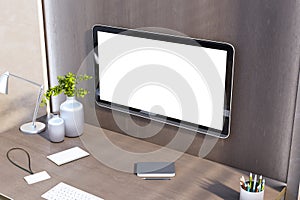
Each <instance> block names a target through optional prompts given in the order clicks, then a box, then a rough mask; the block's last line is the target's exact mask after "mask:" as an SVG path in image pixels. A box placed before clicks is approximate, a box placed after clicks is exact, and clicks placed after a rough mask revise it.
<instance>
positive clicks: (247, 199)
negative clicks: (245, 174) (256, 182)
mask: <svg viewBox="0 0 300 200" xmlns="http://www.w3.org/2000/svg"><path fill="white" fill-rule="evenodd" d="M246 183H249V181H247V182H246ZM252 184H253V183H252ZM264 192H265V190H262V191H260V192H253V191H250V192H248V191H247V190H245V189H244V188H242V186H240V200H254V199H255V200H263V199H264Z"/></svg>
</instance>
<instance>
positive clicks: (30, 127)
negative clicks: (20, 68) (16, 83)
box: [0, 72, 46, 134]
mask: <svg viewBox="0 0 300 200" xmlns="http://www.w3.org/2000/svg"><path fill="white" fill-rule="evenodd" d="M10 76H13V77H15V78H18V79H21V80H23V81H26V82H28V83H31V84H33V85H36V86H38V87H40V90H39V94H38V98H37V100H36V104H35V109H34V113H33V117H32V122H29V123H26V124H23V125H22V126H20V130H21V131H22V132H23V133H27V134H36V133H40V132H42V131H44V130H45V128H46V125H45V124H44V123H41V122H37V121H36V117H37V113H38V110H39V106H40V103H41V100H42V98H41V97H42V93H43V90H44V86H43V85H40V84H38V83H35V82H33V81H30V80H27V79H25V78H22V77H20V76H17V75H14V74H11V73H9V72H5V73H4V74H2V75H1V76H0V93H3V94H8V78H9V77H10Z"/></svg>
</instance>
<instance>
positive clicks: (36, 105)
mask: <svg viewBox="0 0 300 200" xmlns="http://www.w3.org/2000/svg"><path fill="white" fill-rule="evenodd" d="M43 92H44V86H43V85H41V86H40V90H39V94H38V97H37V99H36V104H35V109H34V113H33V117H32V125H33V126H35V122H36V117H37V114H38V111H39V107H40V104H41V101H42V95H43Z"/></svg>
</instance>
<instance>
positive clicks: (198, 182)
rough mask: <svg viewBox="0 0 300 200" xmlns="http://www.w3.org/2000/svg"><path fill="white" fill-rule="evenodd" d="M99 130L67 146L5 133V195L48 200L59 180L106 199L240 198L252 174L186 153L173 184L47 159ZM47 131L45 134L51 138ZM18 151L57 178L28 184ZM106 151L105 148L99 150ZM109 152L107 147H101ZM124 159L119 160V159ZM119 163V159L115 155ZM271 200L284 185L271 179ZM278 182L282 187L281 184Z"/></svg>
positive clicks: (1, 180)
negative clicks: (241, 185)
mask: <svg viewBox="0 0 300 200" xmlns="http://www.w3.org/2000/svg"><path fill="white" fill-rule="evenodd" d="M95 130H96V129H95V128H94V127H93V126H90V125H86V127H85V133H84V135H83V136H82V138H83V139H80V138H65V141H64V142H62V143H51V142H49V141H48V140H46V139H45V138H44V137H41V136H40V135H24V134H22V133H20V132H19V131H18V130H17V129H14V130H10V131H7V132H4V133H0V192H1V193H3V194H5V195H8V196H11V197H12V198H14V199H15V200H18V199H22V200H24V199H25V200H31V199H34V200H36V199H42V198H41V195H42V194H43V193H45V192H46V191H48V190H49V189H50V188H52V187H53V186H55V185H56V184H58V183H59V182H65V183H67V184H70V185H73V186H75V187H77V188H79V189H82V190H84V191H87V192H89V193H92V194H95V195H97V196H100V197H102V198H104V199H105V200H109V199H112V200H119V199H151V200H152V199H157V200H161V199H172V200H173V199H180V200H184V199H188V200H192V199H197V200H198V199H238V198H239V178H240V177H241V176H242V175H244V176H245V175H246V173H244V172H242V171H240V170H237V169H234V168H231V167H227V166H224V165H221V164H218V163H215V162H212V161H208V160H205V159H201V158H198V157H195V156H191V155H188V154H183V155H182V156H181V157H180V159H178V160H177V161H176V163H175V166H176V177H175V178H173V179H172V180H168V181H166V180H155V181H149V180H148V181H146V180H142V179H140V178H138V177H137V176H136V175H134V174H133V173H126V172H120V171H117V170H115V169H112V168H110V167H107V166H106V165H104V164H102V163H101V162H100V161H98V160H97V159H95V158H94V156H88V157H86V158H83V159H80V160H77V161H73V162H71V163H68V164H65V165H63V166H56V165H55V164H54V163H52V162H51V161H49V160H48V159H47V158H46V156H47V155H50V154H52V153H56V152H59V151H62V150H65V149H68V148H71V147H74V146H80V147H81V148H83V149H86V148H85V146H84V145H83V142H82V140H83V141H84V142H85V137H87V138H90V136H95V135H97V134H98V135H99V134H103V133H99V132H98V133H97V132H96V131H95ZM46 134H47V133H45V134H44V135H46ZM105 135H106V137H108V138H109V139H110V140H111V141H112V142H113V143H114V144H116V145H117V146H119V147H121V148H123V149H126V150H131V151H136V152H140V151H145V150H147V151H149V150H155V149H158V148H161V147H159V146H157V145H155V144H151V143H147V142H144V141H141V140H138V139H134V138H132V137H128V136H125V135H121V134H118V133H114V132H111V131H108V130H105ZM13 147H22V148H24V149H26V150H27V151H28V152H29V153H30V156H31V160H32V170H33V171H34V172H39V171H43V170H46V171H47V172H48V173H49V174H50V176H51V177H52V178H51V179H49V180H46V181H43V182H40V183H36V184H33V185H28V184H27V183H26V182H25V181H24V179H23V177H24V176H27V175H28V174H27V173H26V172H24V171H22V170H20V169H18V168H16V167H15V166H13V165H12V164H11V163H10V162H9V161H8V160H7V158H6V152H7V151H8V150H9V149H10V148H13ZM99 148H100V149H101V146H99ZM101 150H102V151H103V152H106V150H105V149H101ZM11 156H12V158H13V159H14V160H16V161H19V162H21V163H24V162H25V163H27V160H26V156H25V154H22V152H14V153H12V155H11ZM115 159H118V158H115ZM112 160H114V157H112ZM266 182H267V186H266V190H265V199H275V198H276V196H277V195H278V193H279V191H277V190H276V189H274V188H271V187H270V186H269V184H270V183H271V182H272V184H275V186H276V187H277V186H278V188H277V189H280V186H281V185H280V184H279V183H278V184H277V183H276V182H273V181H271V180H267V181H266ZM276 184H277V185H276Z"/></svg>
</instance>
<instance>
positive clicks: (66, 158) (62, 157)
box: [47, 147, 90, 165]
mask: <svg viewBox="0 0 300 200" xmlns="http://www.w3.org/2000/svg"><path fill="white" fill-rule="evenodd" d="M88 155H90V154H89V153H88V152H86V151H84V150H82V149H81V148H79V147H73V148H71V149H67V150H64V151H61V152H58V153H55V154H52V155H50V156H47V158H48V159H49V160H51V161H52V162H54V163H55V164H57V165H63V164H65V163H68V162H71V161H73V160H77V159H79V158H83V157H86V156H88Z"/></svg>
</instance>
